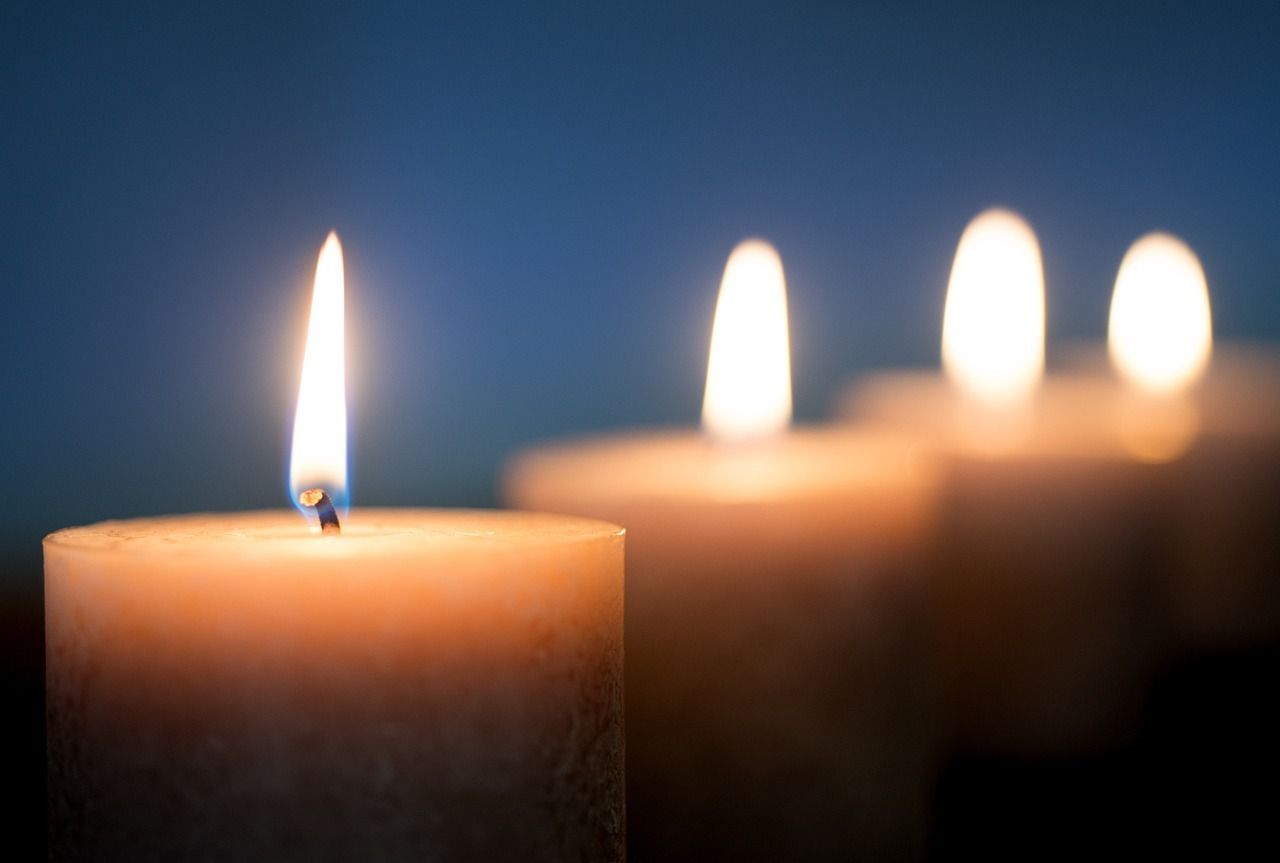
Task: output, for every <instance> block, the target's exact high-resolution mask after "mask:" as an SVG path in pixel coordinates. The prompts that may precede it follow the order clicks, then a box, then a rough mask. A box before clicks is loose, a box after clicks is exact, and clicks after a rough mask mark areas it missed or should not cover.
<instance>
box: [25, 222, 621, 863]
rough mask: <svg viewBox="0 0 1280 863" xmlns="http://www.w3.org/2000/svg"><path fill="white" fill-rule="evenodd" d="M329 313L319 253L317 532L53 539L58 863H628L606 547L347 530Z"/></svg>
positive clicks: (215, 518)
mask: <svg viewBox="0 0 1280 863" xmlns="http://www.w3.org/2000/svg"><path fill="white" fill-rule="evenodd" d="M342 295H343V287H342V260H341V251H340V248H339V246H338V244H337V240H336V238H334V237H330V239H329V241H328V242H327V243H326V245H325V249H324V252H323V253H322V255H321V258H320V263H319V266H318V267H317V283H316V289H315V295H314V300H313V305H312V318H311V326H310V330H309V337H308V345H307V356H306V361H305V369H304V372H303V380H302V386H301V389H300V394H299V402H298V411H297V419H296V424H295V439H294V444H295V448H294V454H293V458H292V461H291V471H290V474H291V477H292V489H293V492H294V495H295V499H296V500H297V501H298V504H299V507H300V508H302V509H304V510H306V511H307V512H312V511H313V510H314V511H315V512H316V513H317V514H318V515H319V518H320V522H321V526H317V527H308V526H307V524H306V522H305V521H303V520H302V519H300V518H299V517H298V515H297V514H294V513H287V512H255V513H237V514H220V515H190V516H175V517H168V518H154V519H139V520H134V521H119V522H104V523H102V524H98V525H94V526H91V527H82V528H71V529H68V530H63V531H59V532H57V533H54V534H52V535H51V536H49V537H48V538H47V539H46V540H45V591H46V593H45V596H46V626H47V649H48V672H47V673H48V737H49V795H50V816H51V817H50V823H51V845H52V854H51V856H52V858H53V859H64V860H72V859H74V860H83V859H95V860H96V859H170V860H173V859H201V860H281V859H330V858H336V859H370V860H402V859H442V860H494V859H521V860H548V861H550V860H557V861H558V860H566V859H591V860H618V859H621V857H622V853H623V850H622V837H623V786H622V769H623V765H622V753H623V749H622V746H623V741H622V715H621V707H622V643H621V636H622V574H623V536H622V531H621V529H620V528H617V527H615V526H613V525H609V524H606V523H603V522H598V521H593V520H589V519H583V518H572V517H565V516H550V515H535V514H528V513H512V512H477V511H448V510H443V511H428V510H377V509H370V510H357V511H355V512H353V513H351V514H350V516H349V517H347V513H346V509H345V506H344V502H345V494H344V491H345V488H344V485H345V471H346V467H345V459H346V453H345V447H346V433H345V408H344V406H343V403H342V402H343V393H342V389H343V383H342V365H341V362H342V360H341V357H342V345H341V343H342V325H341V311H342V302H343V299H342ZM317 482H319V483H323V489H322V490H318V489H313V488H311V487H310V485H311V484H312V483H317Z"/></svg>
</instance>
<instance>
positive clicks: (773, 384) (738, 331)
mask: <svg viewBox="0 0 1280 863" xmlns="http://www.w3.org/2000/svg"><path fill="white" fill-rule="evenodd" d="M790 423H791V355H790V346H789V344H788V339H787V283H786V279H785V277H784V276H783V274H782V259H781V258H779V257H778V253H777V251H775V250H774V248H773V246H771V245H769V244H768V243H766V242H764V241H762V240H745V241H743V242H742V243H739V244H738V247H737V248H736V249H734V250H733V253H732V254H731V255H729V262H728V263H727V264H726V265H725V268H724V280H723V281H721V283H720V299H719V300H718V301H717V303H716V316H715V322H714V324H713V325H712V327H711V359H710V361H709V362H708V363H707V392H706V396H705V397H704V399H703V402H702V427H703V428H704V429H705V430H706V431H707V432H709V433H710V434H711V435H712V436H714V437H715V438H716V439H718V440H748V439H755V438H761V437H767V436H769V435H772V434H776V433H777V432H780V431H783V430H784V429H786V427H787V426H788V425H789V424H790Z"/></svg>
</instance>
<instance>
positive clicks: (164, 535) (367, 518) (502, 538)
mask: <svg viewBox="0 0 1280 863" xmlns="http://www.w3.org/2000/svg"><path fill="white" fill-rule="evenodd" d="M623 533H624V531H623V529H622V528H621V527H618V526H617V525H614V524H610V523H608V522H605V521H598V520H595V519H590V518H578V517H572V516H563V515H551V514H546V513H533V512H518V511H509V510H466V509H376V508H368V509H355V510H353V511H352V512H351V514H350V516H349V517H348V518H347V519H345V520H344V522H343V524H342V533H341V535H339V536H332V537H330V536H321V535H320V530H319V528H318V527H317V526H316V525H315V523H314V522H312V523H308V522H307V521H306V520H304V519H303V518H302V517H301V516H300V515H299V514H298V513H297V512H294V511H292V510H263V511H257V512H236V513H192V514H188V515H173V516H161V517H155V518H137V519H127V520H119V521H104V522H99V523H97V524H92V525H86V526H84V527H70V528H65V529H63V530H59V531H56V532H54V533H51V534H49V535H48V536H47V537H45V540H44V542H45V546H46V548H51V549H53V548H56V549H58V550H59V551H72V552H76V551H79V552H85V553H92V554H119V555H122V556H128V557H149V556H164V557H173V556H188V555H190V556H200V555H209V554H215V555H232V556H236V555H239V556H243V557H246V558H253V557H259V556H262V557H274V556H279V555H290V556H293V555H298V556H315V557H316V558H318V559H329V558H334V557H339V558H341V557H346V556H361V557H363V556H380V555H387V556H405V555H414V556H419V555H420V556H425V557H431V556H448V555H451V554H455V553H481V552H483V551H493V552H494V553H509V552H520V551H522V550H528V549H546V548H554V547H560V546H571V545H576V544H581V543H590V542H598V541H601V540H605V541H609V540H612V539H616V538H620V537H621V536H622V535H623Z"/></svg>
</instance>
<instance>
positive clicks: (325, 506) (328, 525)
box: [298, 488, 342, 536]
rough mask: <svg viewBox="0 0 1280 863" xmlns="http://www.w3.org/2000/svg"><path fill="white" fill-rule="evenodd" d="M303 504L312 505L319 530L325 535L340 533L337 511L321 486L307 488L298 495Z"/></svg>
mask: <svg viewBox="0 0 1280 863" xmlns="http://www.w3.org/2000/svg"><path fill="white" fill-rule="evenodd" d="M298 500H300V501H301V502H302V505H303V506H309V507H313V508H314V509H315V511H316V515H318V516H319V517H320V532H321V533H322V534H324V535H325V536H337V535H338V534H340V533H342V525H340V524H338V512H337V510H335V509H334V508H333V501H332V500H330V499H329V495H328V493H327V492H325V490H324V489H322V488H309V489H307V490H306V491H304V492H303V493H302V494H300V495H298Z"/></svg>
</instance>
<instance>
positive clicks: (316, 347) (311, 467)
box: [289, 233, 347, 511]
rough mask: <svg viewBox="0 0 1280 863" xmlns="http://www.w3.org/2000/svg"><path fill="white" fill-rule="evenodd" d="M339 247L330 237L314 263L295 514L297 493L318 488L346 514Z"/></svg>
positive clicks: (292, 475)
mask: <svg viewBox="0 0 1280 863" xmlns="http://www.w3.org/2000/svg"><path fill="white" fill-rule="evenodd" d="M343 281H344V277H343V272H342V244H341V243H339V242H338V235H337V234H334V233H330V234H329V238H328V239H327V240H325V243H324V248H322V249H321V250H320V260H319V261H318V262H317V263H316V282H315V290H314V293H313V294H312V296H311V322H310V324H308V326H307V348H306V354H305V355H304V357H303V360H302V383H301V384H300V385H299V387H298V410H297V413H295V414H294V417H293V453H292V455H291V457H290V459H289V491H290V493H291V494H292V496H293V502H294V505H295V506H298V508H299V509H303V510H304V511H305V509H306V508H305V507H304V506H303V504H302V503H301V502H300V501H299V499H298V496H299V494H300V493H301V492H303V491H305V490H307V489H309V488H322V489H324V490H325V491H327V492H328V493H329V496H330V497H331V498H332V499H333V501H334V503H335V504H336V505H338V506H339V507H343V508H345V504H346V498H347V396H346V384H345V362H344V357H343V314H342V307H343V296H344V285H343Z"/></svg>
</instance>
